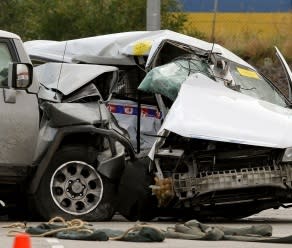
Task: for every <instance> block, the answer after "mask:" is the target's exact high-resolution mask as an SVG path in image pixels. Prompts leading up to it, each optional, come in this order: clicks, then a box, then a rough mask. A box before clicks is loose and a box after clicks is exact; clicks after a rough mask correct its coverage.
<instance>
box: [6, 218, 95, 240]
mask: <svg viewBox="0 0 292 248" xmlns="http://www.w3.org/2000/svg"><path fill="white" fill-rule="evenodd" d="M56 222H61V223H62V224H63V225H64V227H60V228H56V229H54V230H50V231H47V232H44V233H41V234H30V236H32V237H47V236H51V235H53V234H55V233H57V232H61V231H72V230H74V231H82V232H89V233H93V231H92V229H90V228H89V227H86V225H88V223H87V222H84V221H82V220H80V219H73V220H71V221H65V220H64V218H62V217H59V216H57V217H54V218H52V219H50V220H49V221H48V222H47V223H48V224H54V223H56ZM21 224H22V223H21ZM18 226H20V225H19V223H14V224H11V225H8V226H6V227H5V228H15V227H18ZM21 227H22V228H23V229H24V228H25V227H26V225H24V226H23V225H22V226H21ZM19 233H26V232H23V231H20V230H10V231H9V232H8V233H7V235H8V236H15V235H16V234H19Z"/></svg>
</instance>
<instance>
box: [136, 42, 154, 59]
mask: <svg viewBox="0 0 292 248" xmlns="http://www.w3.org/2000/svg"><path fill="white" fill-rule="evenodd" d="M151 46H152V42H151V41H150V40H141V41H138V42H137V43H136V44H134V46H133V54H134V55H136V56H142V55H147V54H148V52H149V51H150V49H151Z"/></svg>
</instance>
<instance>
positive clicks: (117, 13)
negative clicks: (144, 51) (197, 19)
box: [0, 0, 186, 40]
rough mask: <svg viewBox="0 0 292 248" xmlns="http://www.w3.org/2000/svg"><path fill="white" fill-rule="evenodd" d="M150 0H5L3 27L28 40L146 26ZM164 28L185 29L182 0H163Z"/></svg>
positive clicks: (0, 11) (1, 13)
mask: <svg viewBox="0 0 292 248" xmlns="http://www.w3.org/2000/svg"><path fill="white" fill-rule="evenodd" d="M146 3H147V1H146V0H123V1H121V0H66V1H64V0H42V1H40V0H1V1H0V28H1V29H4V30H8V31H11V32H15V33H17V34H19V35H20V36H21V37H22V38H23V39H24V40H30V39H52V40H67V39H75V38H81V37H88V36H95V35H100V34H108V33H115V32H125V31H134V30H145V26H146ZM161 5H162V7H161V24H162V25H161V28H162V29H171V30H174V31H183V27H184V22H185V21H186V16H185V14H183V13H181V12H180V10H181V9H180V5H179V2H178V0H161Z"/></svg>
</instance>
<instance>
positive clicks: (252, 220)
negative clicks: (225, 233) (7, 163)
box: [0, 209, 292, 248]
mask: <svg viewBox="0 0 292 248" xmlns="http://www.w3.org/2000/svg"><path fill="white" fill-rule="evenodd" d="M10 223H11V222H4V221H1V222H0V227H1V228H0V241H1V243H0V247H1V248H2V247H3V248H10V247H11V248H13V241H14V238H13V237H7V235H6V234H7V232H8V230H7V229H4V228H2V227H3V226H4V225H7V224H10ZM175 223H177V222H172V221H168V222H161V221H159V220H158V221H153V222H151V223H150V224H151V225H153V226H156V227H159V228H161V229H165V228H166V227H168V226H173V225H174V224H175ZM262 223H269V224H271V225H272V226H273V236H278V237H280V236H287V235H292V209H278V210H266V211H263V212H261V213H259V214H256V215H253V216H251V217H249V218H245V219H242V220H239V221H234V222H228V223H227V222H212V223H208V224H209V225H212V224H214V225H218V226H220V225H224V226H229V227H245V226H250V225H256V224H262ZM37 224H38V223H35V222H34V223H28V225H37ZM92 224H93V225H94V227H95V228H112V229H119V230H127V229H128V228H130V227H132V226H133V225H134V224H135V223H134V222H127V221H126V220H124V219H123V218H121V217H119V216H116V217H115V218H114V219H113V220H112V221H110V222H95V223H92ZM31 241H32V248H97V247H101V248H149V247H151V248H189V247H195V248H200V247H202V248H203V247H208V248H211V247H216V248H218V246H221V247H224V248H225V247H226V248H229V247H230V248H236V247H244V248H249V247H254V248H256V247H288V244H268V243H252V242H235V241H196V240H177V239H166V240H165V241H163V242H161V243H132V242H123V241H72V240H61V239H55V238H32V239H31ZM290 246H291V245H290Z"/></svg>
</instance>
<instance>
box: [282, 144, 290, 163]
mask: <svg viewBox="0 0 292 248" xmlns="http://www.w3.org/2000/svg"><path fill="white" fill-rule="evenodd" d="M291 161H292V147H289V148H286V150H285V152H284V155H283V158H282V162H291Z"/></svg>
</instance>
